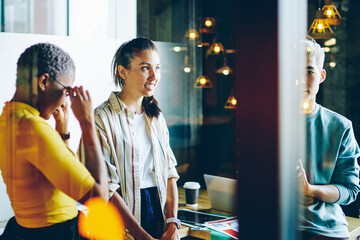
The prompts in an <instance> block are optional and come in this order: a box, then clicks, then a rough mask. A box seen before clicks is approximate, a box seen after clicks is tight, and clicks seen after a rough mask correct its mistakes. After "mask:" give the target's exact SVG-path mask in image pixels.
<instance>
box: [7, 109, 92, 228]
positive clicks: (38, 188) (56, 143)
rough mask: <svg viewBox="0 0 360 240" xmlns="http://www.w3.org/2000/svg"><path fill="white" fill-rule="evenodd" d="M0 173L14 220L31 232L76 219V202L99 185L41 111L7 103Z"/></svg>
mask: <svg viewBox="0 0 360 240" xmlns="http://www.w3.org/2000/svg"><path fill="white" fill-rule="evenodd" d="M0 169H1V173H2V176H3V179H4V182H5V184H6V190H7V193H8V195H9V198H10V201H11V206H12V208H13V210H14V213H15V218H16V221H17V222H18V223H19V224H20V225H21V226H23V227H27V228H38V227H45V226H49V225H52V224H55V223H60V222H64V221H67V220H69V219H72V218H74V217H76V215H77V208H76V202H75V200H79V199H80V198H82V197H83V196H84V195H85V194H86V193H87V192H88V191H89V190H90V189H91V188H92V187H93V185H94V183H95V180H94V178H93V177H92V176H91V174H90V173H89V171H88V170H87V169H86V168H85V167H84V166H83V165H82V164H81V163H80V162H79V161H78V160H77V158H76V156H75V155H74V154H73V152H72V151H71V150H70V149H69V148H68V147H67V146H66V145H65V143H64V142H63V141H62V139H61V137H60V135H59V133H58V132H56V131H55V130H54V129H53V128H51V126H50V125H48V124H47V123H46V122H45V120H44V119H43V118H42V117H40V113H39V111H38V110H36V109H34V108H32V107H31V106H29V105H27V104H24V103H20V102H7V103H6V104H5V107H4V109H3V113H2V114H1V116H0ZM74 199H75V200H74Z"/></svg>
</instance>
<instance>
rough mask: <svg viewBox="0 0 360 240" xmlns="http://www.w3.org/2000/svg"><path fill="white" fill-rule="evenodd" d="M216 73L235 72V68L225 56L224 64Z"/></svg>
mask: <svg viewBox="0 0 360 240" xmlns="http://www.w3.org/2000/svg"><path fill="white" fill-rule="evenodd" d="M216 73H218V74H223V75H229V74H232V73H233V70H232V69H231V68H230V67H229V66H228V65H227V60H226V58H224V65H223V66H222V67H221V68H219V69H217V70H216Z"/></svg>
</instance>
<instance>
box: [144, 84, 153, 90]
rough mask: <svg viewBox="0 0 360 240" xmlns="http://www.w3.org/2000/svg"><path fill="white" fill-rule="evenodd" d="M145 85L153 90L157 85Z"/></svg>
mask: <svg viewBox="0 0 360 240" xmlns="http://www.w3.org/2000/svg"><path fill="white" fill-rule="evenodd" d="M145 87H146V88H147V89H150V90H153V89H154V88H155V85H154V84H146V85H145Z"/></svg>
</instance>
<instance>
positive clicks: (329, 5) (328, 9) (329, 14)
mask: <svg viewBox="0 0 360 240" xmlns="http://www.w3.org/2000/svg"><path fill="white" fill-rule="evenodd" d="M322 11H323V15H324V19H325V20H326V22H327V23H328V24H329V25H340V24H341V23H342V19H341V16H340V13H339V11H338V10H337V8H336V7H335V5H334V2H333V0H325V5H324V6H323V8H322Z"/></svg>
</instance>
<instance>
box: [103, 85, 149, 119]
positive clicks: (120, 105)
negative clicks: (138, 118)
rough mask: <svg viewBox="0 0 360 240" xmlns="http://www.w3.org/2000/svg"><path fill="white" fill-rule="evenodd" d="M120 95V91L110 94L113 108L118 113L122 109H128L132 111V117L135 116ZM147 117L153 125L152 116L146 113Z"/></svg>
mask: <svg viewBox="0 0 360 240" xmlns="http://www.w3.org/2000/svg"><path fill="white" fill-rule="evenodd" d="M118 95H119V92H115V91H114V92H111V94H110V97H109V102H110V104H111V107H112V109H113V110H114V111H115V112H116V113H117V114H119V113H120V112H122V111H125V110H127V111H128V112H129V113H130V115H131V117H132V118H133V117H134V116H133V112H132V111H131V110H130V109H129V108H128V107H127V106H126V104H125V103H124V102H123V101H121V99H120V98H119V97H118ZM145 118H146V119H147V120H149V123H150V125H151V123H152V118H150V117H149V116H148V115H147V114H146V113H145Z"/></svg>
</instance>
